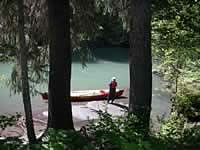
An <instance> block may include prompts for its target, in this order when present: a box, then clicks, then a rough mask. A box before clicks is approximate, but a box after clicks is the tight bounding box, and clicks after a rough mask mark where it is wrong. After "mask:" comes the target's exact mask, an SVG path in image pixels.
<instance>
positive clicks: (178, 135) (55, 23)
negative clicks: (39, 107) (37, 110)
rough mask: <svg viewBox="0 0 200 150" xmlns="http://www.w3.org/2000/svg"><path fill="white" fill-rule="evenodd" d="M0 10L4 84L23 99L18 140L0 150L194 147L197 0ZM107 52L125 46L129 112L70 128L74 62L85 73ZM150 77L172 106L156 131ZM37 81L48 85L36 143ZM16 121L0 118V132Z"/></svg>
mask: <svg viewBox="0 0 200 150" xmlns="http://www.w3.org/2000/svg"><path fill="white" fill-rule="evenodd" d="M0 8H1V9H0V33H1V34H0V61H1V63H8V62H12V63H13V64H14V67H13V70H12V74H11V79H10V80H9V87H10V88H11V90H12V91H13V92H15V93H22V98H23V104H24V114H25V126H26V127H25V128H26V133H27V140H26V141H24V140H23V139H21V138H20V137H2V138H1V139H0V149H5V150H6V149H61V150H62V149H63V150H64V149H69V150H78V149H81V150H82V149H85V150H95V149H96V150H111V149H115V150H118V149H119V150H133V149H138V150H151V149H152V150H154V149H158V150H161V149H162V150H163V149H177V150H178V149H188V150H191V149H200V125H199V122H200V70H199V68H200V42H199V41H200V11H199V10H200V2H199V1H198V0H177V1H172V0H162V1H159V0H154V1H150V0H94V1H91V0H84V1H83V0H71V1H69V0H59V1H54V0H40V1H39V0H26V1H24V0H17V1H16V0H3V1H1V2H0ZM105 46H109V47H116V46H117V47H123V48H124V47H125V48H127V49H128V51H127V53H128V62H129V73H130V74H129V78H130V87H129V105H128V112H127V115H126V116H121V117H112V116H111V115H110V114H109V113H107V112H105V113H104V112H98V115H99V119H98V121H97V122H92V121H91V122H89V124H88V125H87V126H83V127H82V128H81V129H80V130H77V129H76V128H75V127H74V124H73V116H72V103H71V100H70V91H71V69H72V60H75V59H77V58H78V60H79V61H81V62H82V64H83V65H84V66H86V65H87V62H88V61H91V60H92V61H95V58H94V57H95V56H94V55H93V54H94V53H95V52H96V51H97V49H96V48H99V47H105ZM113 55H114V54H113ZM152 64H153V65H154V64H156V69H153V70H152ZM152 73H153V74H156V75H158V76H160V77H162V78H163V79H164V80H166V81H167V83H168V84H167V85H166V89H168V90H169V92H170V94H171V99H170V100H171V103H172V105H171V112H170V115H169V117H168V119H167V120H165V119H162V118H158V120H159V128H156V129H155V128H154V127H152V126H151V118H150V115H151V109H152V107H151V105H152ZM1 80H2V79H1V74H0V82H1ZM41 83H46V84H48V93H49V95H48V96H49V100H48V122H47V128H46V130H45V131H44V132H43V134H42V135H41V136H39V137H38V136H36V134H35V131H34V124H33V117H32V107H31V97H30V95H36V94H38V91H37V90H36V89H35V85H37V84H41ZM19 117H20V116H19V115H13V116H6V115H3V116H0V129H1V130H0V131H2V130H5V129H6V127H8V126H12V125H15V124H16V123H17V121H18V119H19ZM0 136H1V132H0Z"/></svg>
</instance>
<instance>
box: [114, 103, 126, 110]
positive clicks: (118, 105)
mask: <svg viewBox="0 0 200 150" xmlns="http://www.w3.org/2000/svg"><path fill="white" fill-rule="evenodd" d="M111 104H112V105H114V106H117V107H119V108H122V109H124V110H126V111H128V107H127V106H126V105H122V104H119V103H115V102H113V103H111Z"/></svg>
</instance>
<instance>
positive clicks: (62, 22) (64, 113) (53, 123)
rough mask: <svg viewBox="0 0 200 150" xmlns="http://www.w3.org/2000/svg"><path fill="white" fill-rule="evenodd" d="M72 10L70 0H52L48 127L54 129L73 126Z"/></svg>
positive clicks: (49, 7) (50, 8)
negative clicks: (70, 17)
mask: <svg viewBox="0 0 200 150" xmlns="http://www.w3.org/2000/svg"><path fill="white" fill-rule="evenodd" d="M65 10H67V12H65ZM69 11H70V10H69V0H59V1H55V0H48V13H49V33H50V34H49V35H50V52H49V56H50V73H49V101H48V102H49V117H48V128H54V129H73V120H72V106H71V101H70V87H71V86H70V85H71V48H70V22H69ZM66 15H67V16H66Z"/></svg>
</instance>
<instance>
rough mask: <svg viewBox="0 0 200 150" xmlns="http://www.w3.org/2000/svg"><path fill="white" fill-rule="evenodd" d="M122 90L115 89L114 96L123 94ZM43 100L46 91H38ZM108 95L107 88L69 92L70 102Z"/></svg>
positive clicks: (45, 97)
mask: <svg viewBox="0 0 200 150" xmlns="http://www.w3.org/2000/svg"><path fill="white" fill-rule="evenodd" d="M123 92H124V90H120V89H117V90H116V98H119V97H120V96H121V95H122V94H123ZM40 94H41V96H42V99H43V100H48V93H47V92H45V93H40ZM108 95H109V91H108V90H104V89H103V90H83V91H73V92H72V93H71V101H72V102H85V101H95V100H105V99H107V97H108Z"/></svg>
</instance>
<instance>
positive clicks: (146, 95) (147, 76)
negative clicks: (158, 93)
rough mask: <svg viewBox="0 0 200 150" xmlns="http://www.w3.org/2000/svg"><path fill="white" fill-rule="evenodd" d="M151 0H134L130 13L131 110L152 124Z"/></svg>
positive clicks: (146, 122) (147, 123)
mask: <svg viewBox="0 0 200 150" xmlns="http://www.w3.org/2000/svg"><path fill="white" fill-rule="evenodd" d="M150 6H151V2H150V0H133V1H131V9H130V11H129V16H130V33H129V34H130V35H129V36H130V37H129V38H130V39H129V40H130V41H129V44H130V50H129V70H130V95H129V98H130V100H129V112H130V113H134V114H136V115H137V116H138V117H141V116H143V117H144V119H145V124H146V125H147V126H149V121H150V113H151V101H152V60H151V11H150Z"/></svg>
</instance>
